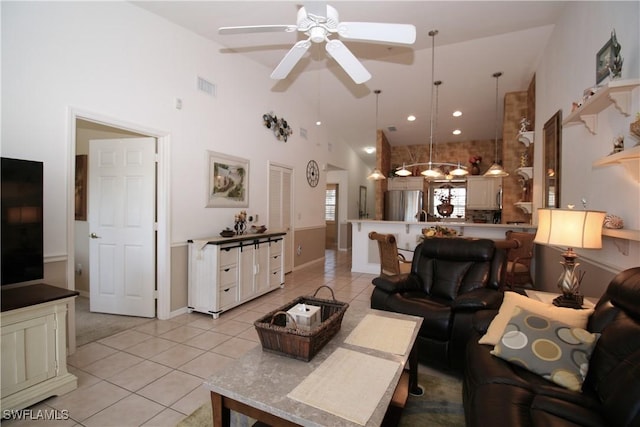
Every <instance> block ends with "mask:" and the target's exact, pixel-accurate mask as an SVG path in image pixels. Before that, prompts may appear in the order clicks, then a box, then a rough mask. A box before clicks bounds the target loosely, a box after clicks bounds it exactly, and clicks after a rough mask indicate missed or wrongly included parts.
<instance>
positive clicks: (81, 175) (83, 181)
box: [75, 154, 89, 221]
mask: <svg viewBox="0 0 640 427" xmlns="http://www.w3.org/2000/svg"><path fill="white" fill-rule="evenodd" d="M88 158H89V156H87V155H86V154H78V155H77V156H76V185H75V220H76V221H86V220H87V170H88V164H89V161H88Z"/></svg>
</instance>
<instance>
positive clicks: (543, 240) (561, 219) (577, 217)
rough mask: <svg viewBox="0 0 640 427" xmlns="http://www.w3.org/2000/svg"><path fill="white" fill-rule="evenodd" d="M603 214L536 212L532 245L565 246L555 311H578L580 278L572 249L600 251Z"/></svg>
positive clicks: (562, 211) (572, 211)
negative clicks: (536, 225)
mask: <svg viewBox="0 0 640 427" xmlns="http://www.w3.org/2000/svg"><path fill="white" fill-rule="evenodd" d="M604 217H605V212H600V211H581V210H573V209H538V230H537V232H536V237H535V239H534V242H536V243H539V244H543V245H557V246H566V247H567V250H566V251H565V252H563V253H562V257H563V258H564V261H561V262H560V264H562V265H563V267H564V271H563V272H562V274H561V275H560V278H559V279H558V288H560V290H561V291H562V295H560V296H559V297H558V298H556V299H554V300H553V304H554V305H556V306H559V307H571V308H581V307H582V300H583V297H582V295H580V294H579V292H578V288H579V287H580V282H581V281H582V276H580V277H578V272H577V271H576V267H577V266H578V265H580V264H579V263H577V262H576V259H577V258H578V254H576V253H575V252H574V251H573V248H586V249H600V248H601V247H602V223H603V222H604Z"/></svg>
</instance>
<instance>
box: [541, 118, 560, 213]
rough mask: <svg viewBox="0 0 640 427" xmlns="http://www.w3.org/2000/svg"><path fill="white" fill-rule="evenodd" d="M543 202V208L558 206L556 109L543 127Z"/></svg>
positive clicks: (557, 128) (558, 165)
mask: <svg viewBox="0 0 640 427" xmlns="http://www.w3.org/2000/svg"><path fill="white" fill-rule="evenodd" d="M542 137H543V145H542V149H543V153H542V155H543V156H544V171H545V177H544V201H543V202H544V203H543V207H545V208H559V207H560V165H561V162H560V160H561V159H560V152H561V147H560V144H561V138H562V110H558V112H557V113H555V114H554V115H553V116H551V118H550V119H549V120H547V122H546V123H545V124H544V127H543V133H542Z"/></svg>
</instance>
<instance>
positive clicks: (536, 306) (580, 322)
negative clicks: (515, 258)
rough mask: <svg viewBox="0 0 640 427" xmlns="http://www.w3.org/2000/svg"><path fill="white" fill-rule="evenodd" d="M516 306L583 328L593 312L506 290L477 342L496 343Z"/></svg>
mask: <svg viewBox="0 0 640 427" xmlns="http://www.w3.org/2000/svg"><path fill="white" fill-rule="evenodd" d="M516 307H522V308H524V309H525V310H527V311H530V312H532V313H535V314H539V315H540V316H544V317H548V318H550V319H554V320H560V321H562V322H565V323H567V324H569V325H571V326H572V327H576V328H583V329H584V328H586V327H587V321H588V320H589V316H591V314H592V313H593V309H592V308H590V309H583V310H575V309H573V308H567V307H556V306H555V305H553V304H549V303H546V302H542V301H537V300H535V299H533V298H529V297H526V296H524V295H520V294H518V293H516V292H511V291H507V292H505V293H504V299H503V300H502V305H501V306H500V311H498V315H497V316H496V317H494V318H493V321H491V324H490V325H489V328H488V329H487V333H486V334H484V335H483V336H482V338H480V341H478V343H479V344H489V345H496V344H498V341H500V338H501V337H502V335H503V334H504V328H505V327H506V326H507V323H508V322H509V319H511V316H512V314H513V309H514V308H516Z"/></svg>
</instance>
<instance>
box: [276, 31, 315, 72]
mask: <svg viewBox="0 0 640 427" xmlns="http://www.w3.org/2000/svg"><path fill="white" fill-rule="evenodd" d="M309 46H311V42H310V41H309V40H300V41H299V42H297V43H296V44H294V45H293V47H292V48H291V49H290V50H289V52H287V54H286V55H285V56H284V58H282V61H280V63H279V64H278V66H277V67H276V69H275V70H273V72H272V73H271V78H272V79H275V80H282V79H284V78H286V77H287V76H288V75H289V73H290V72H291V70H293V67H295V66H296V64H297V63H298V61H300V59H301V58H302V56H303V55H304V54H305V53H306V52H307V50H308V49H309Z"/></svg>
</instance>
